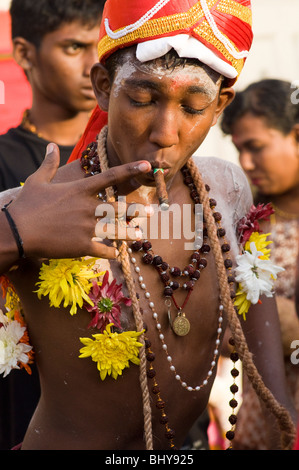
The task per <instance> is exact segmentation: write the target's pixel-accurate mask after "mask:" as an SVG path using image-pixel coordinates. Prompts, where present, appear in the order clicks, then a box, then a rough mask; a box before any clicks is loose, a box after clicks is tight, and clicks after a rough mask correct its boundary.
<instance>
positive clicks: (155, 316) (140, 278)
mask: <svg viewBox="0 0 299 470" xmlns="http://www.w3.org/2000/svg"><path fill="white" fill-rule="evenodd" d="M127 250H128V254H129V257H130V261H131V263H132V264H133V265H134V270H135V272H136V273H137V274H138V282H139V285H140V287H141V289H142V290H143V291H144V297H145V298H146V299H147V300H148V305H149V307H150V309H151V311H152V316H153V319H154V320H155V322H156V328H157V330H158V334H159V339H160V341H161V343H162V349H163V351H164V352H165V354H166V358H167V361H168V363H169V368H170V370H171V372H173V373H174V376H175V379H176V380H177V381H178V382H180V384H181V386H182V387H183V388H184V389H186V390H188V391H189V392H199V391H200V390H201V389H202V388H203V387H205V386H206V385H207V384H208V381H209V379H210V377H211V376H212V375H213V369H214V368H215V366H216V359H217V356H218V354H219V349H218V348H219V346H220V336H221V333H222V322H223V305H222V304H220V305H219V317H218V328H217V338H216V341H215V349H214V353H213V359H212V361H211V364H210V369H209V371H208V373H207V376H206V378H205V379H204V380H203V381H202V383H201V384H200V385H196V386H195V387H192V386H190V385H188V384H187V383H186V382H185V381H183V380H182V378H181V376H180V374H178V372H177V370H176V368H175V366H174V364H173V360H172V356H171V355H170V354H169V352H168V346H167V344H166V343H165V337H164V335H163V333H162V326H161V323H160V322H159V316H158V313H157V312H156V309H155V305H154V302H152V301H151V300H150V297H151V294H150V292H149V291H148V290H147V288H146V284H145V283H144V278H143V276H142V275H141V269H140V267H139V266H137V260H136V258H135V257H134V256H133V255H132V249H131V248H129V247H128V249H127ZM169 306H170V305H169V304H168V307H169Z"/></svg>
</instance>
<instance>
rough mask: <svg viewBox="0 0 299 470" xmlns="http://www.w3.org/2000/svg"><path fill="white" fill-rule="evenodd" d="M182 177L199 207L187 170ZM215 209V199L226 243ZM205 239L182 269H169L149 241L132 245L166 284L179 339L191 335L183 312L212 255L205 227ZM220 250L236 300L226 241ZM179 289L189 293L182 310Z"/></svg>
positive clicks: (220, 236)
mask: <svg viewBox="0 0 299 470" xmlns="http://www.w3.org/2000/svg"><path fill="white" fill-rule="evenodd" d="M182 173H183V176H184V183H185V184H186V185H187V186H188V187H189V189H190V195H191V197H192V199H193V200H194V203H195V204H199V203H200V200H199V195H198V193H197V191H196V188H195V185H194V183H193V179H192V177H191V175H190V172H189V170H188V168H187V167H186V166H185V167H183V169H182ZM206 189H207V190H208V191H209V190H210V188H209V187H208V186H207V185H206ZM216 205H217V203H216V201H215V199H210V206H211V208H212V210H213V215H214V219H215V222H216V224H217V225H218V227H217V234H218V236H219V238H222V239H224V237H225V230H224V229H223V228H222V227H221V226H220V223H221V219H222V217H221V214H220V213H219V212H215V210H214V209H215V207H216ZM203 239H204V243H203V244H202V245H200V247H199V248H198V249H197V250H196V251H194V253H193V254H192V255H191V258H190V261H189V264H188V265H187V266H185V267H184V268H183V269H180V268H178V267H177V266H175V267H172V268H170V267H169V265H168V263H166V262H165V261H164V260H163V259H162V257H161V256H159V255H155V254H154V253H153V250H152V244H151V243H150V242H149V241H148V240H146V241H143V242H141V241H135V242H133V243H132V244H131V249H132V250H133V251H134V252H138V251H142V252H143V253H144V254H143V256H142V261H143V263H144V264H147V265H152V266H153V267H154V268H155V269H156V270H157V271H158V273H159V276H160V279H161V281H162V283H163V284H164V290H163V295H164V296H165V297H166V298H168V299H171V301H172V302H173V304H174V306H175V308H176V310H177V315H176V317H175V319H174V320H173V321H172V319H171V313H170V308H168V317H169V321H170V324H171V327H172V329H173V331H174V332H175V333H176V334H177V335H178V336H185V335H187V334H188V333H189V331H190V322H189V320H188V319H187V317H186V314H185V312H184V308H185V307H186V305H187V303H188V301H189V299H190V296H191V294H192V291H193V289H194V287H195V283H196V282H197V281H198V280H199V279H200V276H201V271H202V270H203V269H204V268H206V266H207V263H208V262H207V258H206V255H207V254H208V253H209V252H210V246H209V244H208V236H207V229H206V228H205V227H204V230H203ZM221 247H222V252H223V254H224V255H225V260H224V264H225V267H226V269H228V270H229V271H230V272H229V276H228V282H229V283H230V285H231V292H232V297H233V296H234V291H233V287H234V278H233V276H232V275H231V269H232V261H231V260H230V258H229V257H228V255H229V251H230V246H229V244H228V243H227V242H226V240H224V242H223V243H222V245H221ZM131 261H132V263H133V264H136V258H135V257H133V256H131ZM135 270H136V268H135ZM138 271H140V268H139V267H137V272H138ZM139 278H140V277H139ZM179 278H182V279H183V283H182V284H181V285H180V283H179V282H178V280H179ZM140 285H141V288H142V289H144V283H143V282H141V283H140ZM180 287H183V288H184V289H185V290H186V291H187V295H186V297H185V300H184V302H183V304H182V305H181V306H179V305H178V303H177V301H176V298H175V291H176V290H177V289H178V288H180ZM146 295H147V296H149V295H150V294H149V293H148V292H147V293H146ZM166 305H167V306H168V307H170V305H171V302H166Z"/></svg>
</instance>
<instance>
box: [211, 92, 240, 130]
mask: <svg viewBox="0 0 299 470" xmlns="http://www.w3.org/2000/svg"><path fill="white" fill-rule="evenodd" d="M235 94H236V93H235V90H234V89H233V88H222V89H221V91H220V94H219V98H218V104H217V108H216V111H215V115H214V119H213V123H212V126H215V124H216V123H217V121H218V118H219V116H221V114H222V113H223V111H224V109H225V108H226V107H227V106H228V105H229V104H230V103H231V102H232V101H233V99H234V97H235Z"/></svg>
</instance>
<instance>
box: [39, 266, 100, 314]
mask: <svg viewBox="0 0 299 470" xmlns="http://www.w3.org/2000/svg"><path fill="white" fill-rule="evenodd" d="M95 261H96V259H94V258H89V259H84V260H83V259H51V260H49V264H43V265H42V267H41V270H40V276H39V279H40V282H38V283H37V286H39V289H38V290H37V291H36V293H37V295H38V298H39V299H40V298H41V297H42V296H49V300H50V306H51V307H52V306H54V307H59V306H60V304H61V303H62V302H63V306H64V307H68V306H69V305H71V310H70V313H71V315H74V314H75V313H77V306H79V307H80V308H82V306H83V301H84V300H85V301H86V302H88V303H89V304H90V305H93V302H92V301H91V300H90V298H89V297H88V293H89V291H90V289H91V287H92V284H91V282H90V280H91V279H94V278H95V277H97V276H99V275H101V274H103V273H98V274H96V273H95V272H94V271H93V270H92V267H93V265H94V263H95Z"/></svg>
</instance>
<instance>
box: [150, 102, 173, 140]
mask: <svg viewBox="0 0 299 470" xmlns="http://www.w3.org/2000/svg"><path fill="white" fill-rule="evenodd" d="M150 141H151V142H152V143H154V144H156V145H158V146H159V147H160V148H167V147H172V146H173V145H177V144H178V142H179V117H178V115H177V113H176V112H175V110H174V109H173V108H172V107H170V106H169V107H168V106H165V107H163V108H162V109H159V111H158V112H157V113H156V116H155V119H154V122H153V123H152V127H151V132H150Z"/></svg>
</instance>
